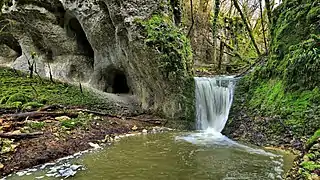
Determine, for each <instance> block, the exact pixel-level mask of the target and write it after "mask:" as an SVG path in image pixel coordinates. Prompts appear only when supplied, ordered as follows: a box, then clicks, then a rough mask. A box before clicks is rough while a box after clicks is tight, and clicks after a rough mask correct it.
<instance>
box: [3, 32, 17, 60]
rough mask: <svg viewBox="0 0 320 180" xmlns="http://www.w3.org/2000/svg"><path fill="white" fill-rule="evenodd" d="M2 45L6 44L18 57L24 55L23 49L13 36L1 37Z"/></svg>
mask: <svg viewBox="0 0 320 180" xmlns="http://www.w3.org/2000/svg"><path fill="white" fill-rule="evenodd" d="M0 44H5V45H7V46H8V47H9V48H11V49H12V50H14V51H15V52H16V53H17V57H20V56H21V55H22V48H21V46H20V44H19V42H18V40H17V39H16V38H14V37H13V36H12V35H8V36H0Z"/></svg>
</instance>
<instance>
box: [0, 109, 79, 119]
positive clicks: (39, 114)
mask: <svg viewBox="0 0 320 180" xmlns="http://www.w3.org/2000/svg"><path fill="white" fill-rule="evenodd" d="M58 116H68V117H70V118H76V117H78V113H73V112H47V111H34V112H25V113H17V114H6V115H4V116H2V118H4V119H9V120H17V121H21V120H25V119H26V118H28V119H33V118H43V117H58Z"/></svg>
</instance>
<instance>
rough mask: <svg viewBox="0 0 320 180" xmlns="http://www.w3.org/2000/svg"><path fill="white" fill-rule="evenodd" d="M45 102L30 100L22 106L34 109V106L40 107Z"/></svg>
mask: <svg viewBox="0 0 320 180" xmlns="http://www.w3.org/2000/svg"><path fill="white" fill-rule="evenodd" d="M42 106H43V104H41V103H38V102H28V103H26V104H24V105H23V106H22V108H23V109H32V108H39V107H42Z"/></svg>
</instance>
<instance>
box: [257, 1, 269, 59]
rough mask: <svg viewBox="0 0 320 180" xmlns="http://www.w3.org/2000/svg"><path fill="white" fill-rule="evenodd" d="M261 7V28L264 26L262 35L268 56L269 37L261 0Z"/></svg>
mask: <svg viewBox="0 0 320 180" xmlns="http://www.w3.org/2000/svg"><path fill="white" fill-rule="evenodd" d="M259 6H260V16H261V26H262V33H263V41H264V46H265V48H266V54H267V55H268V54H269V52H268V44H267V37H266V32H265V29H264V28H265V26H264V19H263V9H262V0H259Z"/></svg>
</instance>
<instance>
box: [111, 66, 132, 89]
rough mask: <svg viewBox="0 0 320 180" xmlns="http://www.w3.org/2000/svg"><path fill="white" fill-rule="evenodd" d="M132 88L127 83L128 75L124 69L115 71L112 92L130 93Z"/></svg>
mask: <svg viewBox="0 0 320 180" xmlns="http://www.w3.org/2000/svg"><path fill="white" fill-rule="evenodd" d="M129 92H130V88H129V86H128V83H127V77H126V75H125V74H124V73H123V72H122V71H118V70H117V71H115V72H114V75H113V80H112V93H115V94H128V93H129Z"/></svg>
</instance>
